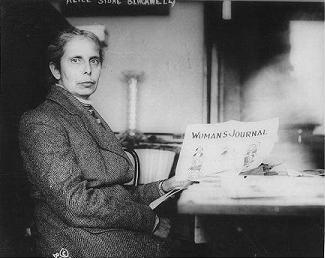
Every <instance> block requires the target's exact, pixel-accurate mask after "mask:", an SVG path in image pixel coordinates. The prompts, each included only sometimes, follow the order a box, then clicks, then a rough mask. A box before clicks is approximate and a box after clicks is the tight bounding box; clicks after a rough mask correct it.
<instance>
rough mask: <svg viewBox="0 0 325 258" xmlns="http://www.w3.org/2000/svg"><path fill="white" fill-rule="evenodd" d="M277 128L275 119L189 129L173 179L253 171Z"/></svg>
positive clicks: (198, 126) (206, 125)
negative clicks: (175, 177)
mask: <svg viewBox="0 0 325 258" xmlns="http://www.w3.org/2000/svg"><path fill="white" fill-rule="evenodd" d="M278 128H279V119H278V118H272V119H268V120H263V121H257V122H240V121H236V120H230V121H227V122H224V123H218V124H192V125H188V126H187V128H186V132H185V137H184V141H183V145H182V149H181V152H180V156H179V160H178V164H177V168H176V176H177V177H178V178H179V179H184V180H186V179H188V180H191V181H200V179H202V178H204V177H207V176H216V175H220V176H229V175H238V174H239V173H240V172H243V171H246V170H249V169H253V168H256V167H258V166H259V165H260V164H261V163H262V162H263V160H264V159H265V158H266V157H267V156H268V155H269V154H270V153H271V151H272V148H273V146H274V144H275V142H277V140H278Z"/></svg>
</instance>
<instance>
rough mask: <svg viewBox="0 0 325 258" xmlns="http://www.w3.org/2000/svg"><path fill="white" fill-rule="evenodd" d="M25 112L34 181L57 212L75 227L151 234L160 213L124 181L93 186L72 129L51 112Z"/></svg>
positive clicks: (24, 147) (24, 149)
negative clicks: (77, 154) (75, 147)
mask: <svg viewBox="0 0 325 258" xmlns="http://www.w3.org/2000/svg"><path fill="white" fill-rule="evenodd" d="M35 117H36V116H34V117H32V118H31V117H29V116H28V115H27V116H26V115H25V116H24V117H23V118H22V119H21V122H20V128H19V141H20V148H21V153H22V157H23V161H24V164H25V169H26V170H27V172H28V173H29V175H30V178H31V181H32V183H33V184H34V185H35V187H36V188H37V189H38V190H39V191H40V193H41V196H42V197H41V198H43V199H44V200H45V202H46V203H47V204H48V205H49V206H50V207H51V209H52V210H53V212H55V213H56V214H57V216H59V217H61V219H62V220H64V221H65V222H66V223H67V224H69V225H72V226H75V227H94V228H124V229H129V230H135V231H145V232H152V229H153V227H154V224H155V213H154V212H153V211H152V210H151V209H150V208H149V207H148V206H147V205H145V204H141V203H138V202H135V201H134V198H133V197H132V196H131V195H130V194H129V192H128V191H127V190H125V188H124V187H123V186H121V185H112V186H100V187H97V188H94V187H90V186H89V182H87V180H85V179H84V178H83V176H82V171H81V170H80V167H79V166H78V163H77V161H76V157H75V155H74V153H73V150H72V148H71V146H70V143H69V138H68V135H67V132H66V131H65V130H64V128H63V127H62V126H61V125H60V124H59V123H57V122H55V121H54V119H51V118H49V117H48V116H46V115H43V116H42V115H40V114H38V115H37V119H36V118H35Z"/></svg>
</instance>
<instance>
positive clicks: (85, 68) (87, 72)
mask: <svg viewBox="0 0 325 258" xmlns="http://www.w3.org/2000/svg"><path fill="white" fill-rule="evenodd" d="M84 73H85V74H89V75H90V74H91V65H90V64H89V63H85V66H84Z"/></svg>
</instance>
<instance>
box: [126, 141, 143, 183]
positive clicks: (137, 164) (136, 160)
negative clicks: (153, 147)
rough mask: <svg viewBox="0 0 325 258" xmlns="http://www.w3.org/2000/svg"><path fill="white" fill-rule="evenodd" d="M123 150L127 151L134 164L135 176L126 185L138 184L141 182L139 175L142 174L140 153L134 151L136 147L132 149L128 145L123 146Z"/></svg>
mask: <svg viewBox="0 0 325 258" xmlns="http://www.w3.org/2000/svg"><path fill="white" fill-rule="evenodd" d="M123 150H124V151H125V152H126V154H127V155H128V157H129V158H130V160H131V162H132V164H133V166H134V176H133V179H132V181H131V182H129V183H126V184H125V185H133V186H137V185H138V184H139V175H140V161H139V156H138V154H137V153H136V152H135V151H134V149H130V148H127V147H123Z"/></svg>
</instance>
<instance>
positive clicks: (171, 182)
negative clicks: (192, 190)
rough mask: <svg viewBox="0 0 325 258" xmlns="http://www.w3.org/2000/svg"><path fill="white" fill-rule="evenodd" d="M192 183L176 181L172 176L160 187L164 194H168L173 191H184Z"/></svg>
mask: <svg viewBox="0 0 325 258" xmlns="http://www.w3.org/2000/svg"><path fill="white" fill-rule="evenodd" d="M192 183H193V182H192V181H190V180H176V178H175V176H173V177H171V178H168V179H166V180H165V181H163V183H162V185H161V187H162V189H163V190H164V192H169V191H171V190H174V189H180V188H181V189H185V188H187V187H188V186H189V185H191V184H192Z"/></svg>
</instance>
